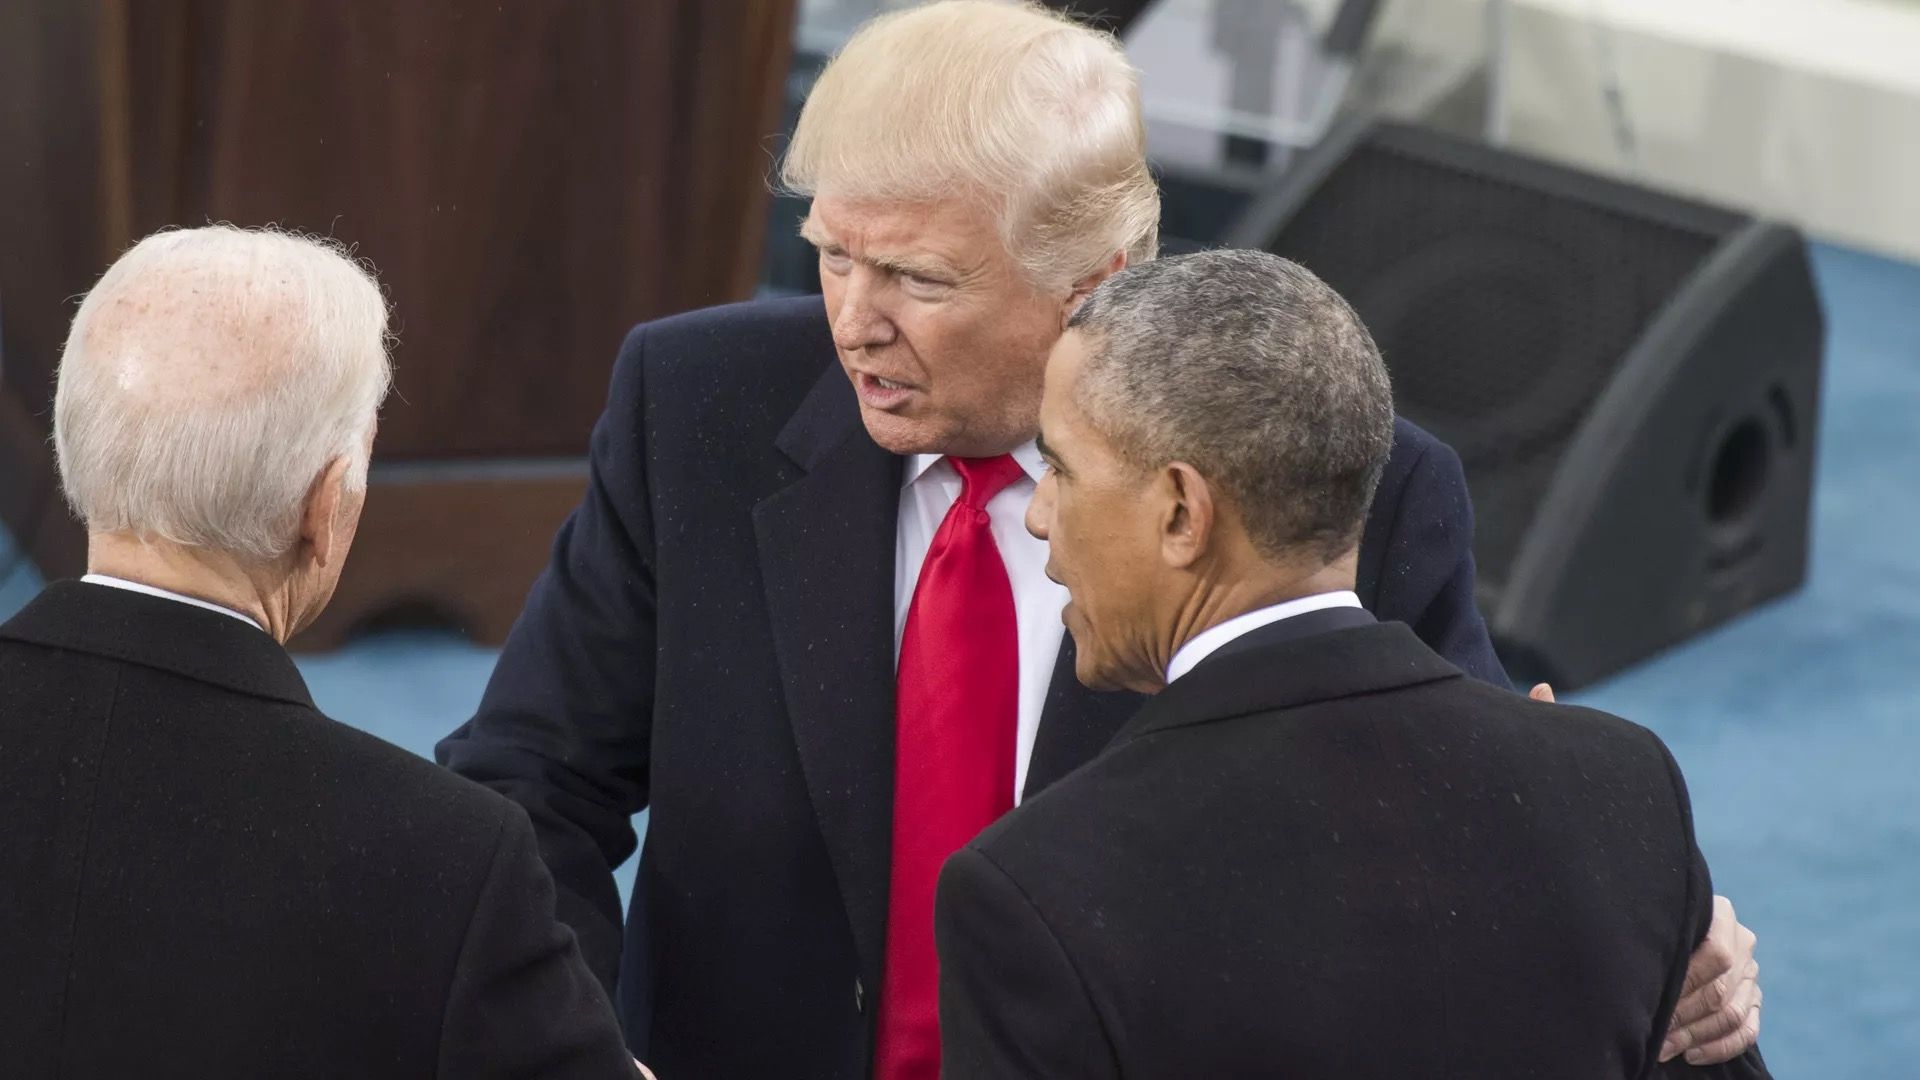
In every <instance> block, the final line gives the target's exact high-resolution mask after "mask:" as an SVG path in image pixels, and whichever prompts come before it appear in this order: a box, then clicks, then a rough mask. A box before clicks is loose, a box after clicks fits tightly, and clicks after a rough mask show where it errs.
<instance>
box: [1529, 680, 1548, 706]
mask: <svg viewBox="0 0 1920 1080" xmlns="http://www.w3.org/2000/svg"><path fill="white" fill-rule="evenodd" d="M1527 696H1528V697H1530V698H1532V699H1533V700H1535V701H1544V702H1547V703H1548V704H1552V703H1553V687H1551V686H1548V685H1547V684H1546V683H1540V684H1538V685H1536V686H1535V687H1534V688H1533V689H1532V690H1530V691H1528V693H1527Z"/></svg>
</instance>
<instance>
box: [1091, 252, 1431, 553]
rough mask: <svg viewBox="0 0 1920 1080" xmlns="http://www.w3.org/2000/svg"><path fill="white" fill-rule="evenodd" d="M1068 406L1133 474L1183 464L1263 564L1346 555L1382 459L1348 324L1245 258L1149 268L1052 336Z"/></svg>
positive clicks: (1361, 359)
mask: <svg viewBox="0 0 1920 1080" xmlns="http://www.w3.org/2000/svg"><path fill="white" fill-rule="evenodd" d="M1068 328H1069V329H1070V330H1077V331H1079V332H1080V333H1081V334H1083V335H1085V338H1086V345H1087V351H1086V358H1085V361H1084V364H1083V367H1082V370H1081V374H1080V380H1079V385H1078V389H1077V392H1076V397H1077V404H1078V405H1079V407H1080V409H1081V411H1082V412H1083V413H1085V414H1086V415H1087V417H1088V419H1089V420H1090V421H1091V422H1092V423H1093V425H1094V426H1095V427H1096V428H1097V429H1098V430H1100V431H1101V433H1102V434H1103V435H1105V436H1106V437H1107V438H1108V439H1109V440H1111V441H1112V442H1113V443H1114V444H1115V446H1116V448H1117V449H1118V450H1119V451H1120V453H1121V454H1122V455H1124V456H1125V457H1126V458H1128V459H1129V460H1130V461H1132V462H1133V463H1134V464H1136V465H1139V466H1140V467H1142V468H1148V469H1153V468H1159V467H1161V466H1163V465H1166V464H1168V463H1170V462H1173V461H1184V462H1186V463H1187V464H1189V465H1191V466H1193V467H1194V468H1195V469H1197V470H1199V471H1200V473H1201V475H1203V476H1205V477H1206V478H1207V480H1208V481H1209V482H1210V483H1212V484H1215V485H1217V486H1218V487H1219V488H1221V489H1222V490H1224V491H1225V493H1226V495H1227V497H1228V498H1229V499H1231V500H1232V502H1233V504H1234V505H1235V506H1236V507H1237V508H1238V509H1239V511H1240V514H1241V517H1242V518H1243V519H1244V520H1245V522H1246V527H1247V531H1248V534H1249V538H1250V539H1251V540H1252V541H1253V543H1254V545H1255V547H1256V548H1258V549H1259V550H1260V551H1261V552H1262V553H1263V554H1265V555H1267V556H1268V557H1282V556H1286V555H1296V554H1299V553H1301V552H1303V551H1307V552H1311V553H1313V554H1314V555H1315V556H1317V557H1318V558H1321V559H1322V560H1325V561H1332V560H1333V559H1336V558H1338V557H1339V556H1341V555H1343V554H1345V553H1346V552H1347V551H1349V550H1351V549H1352V548H1353V547H1354V546H1355V545H1356V544H1358V543H1359V540H1360V533H1361V530H1362V528H1363V526H1364V525H1365V524H1366V518H1367V508H1368V506H1369V505H1370V504H1371V503H1372V501H1373V489H1374V487H1375V485H1377V484H1378V483H1379V482H1380V472H1381V470H1382V469H1383V468H1384V467H1385V466H1386V461H1387V456H1388V455H1389V454H1390V453H1391V452H1392V450H1393V389H1392V386H1391V385H1390V384H1389V382H1388V379H1387V369H1386V365H1385V364H1383V363H1382V362H1381V359H1380V350H1379V349H1378V348H1376V347H1375V346H1374V343H1373V338H1372V336H1371V335H1369V334H1368V333H1367V328H1366V327H1365V326H1364V325H1362V324H1361V322H1360V317H1359V316H1358V315H1355V314H1354V311H1353V308H1351V307H1349V306H1348V305H1347V302H1346V301H1345V300H1343V299H1341V297H1340V294H1339V293H1336V292H1334V291H1333V289H1331V288H1330V287H1328V285H1327V283H1326V282H1324V281H1321V280H1320V279H1319V278H1317V277H1315V276H1314V275H1313V274H1312V273H1310V272H1308V271H1307V269H1306V268H1305V267H1303V266H1300V265H1298V264H1297V263H1292V262H1288V261H1287V260H1285V259H1282V258H1279V257H1278V256H1275V255H1268V254H1266V253H1264V252H1258V251H1209V252H1203V253H1200V254H1197V255H1183V256H1179V257H1174V258H1165V259H1161V260H1159V261H1157V262H1151V263H1147V264H1145V265H1143V266H1138V267H1132V268H1129V269H1127V270H1125V271H1122V272H1121V273H1119V274H1116V275H1114V276H1113V277H1112V278H1109V279H1108V280H1107V281H1106V282H1105V283H1104V284H1102V285H1101V286H1100V287H1099V288H1098V289H1096V290H1094V292H1093V294H1092V295H1091V296H1089V297H1088V298H1087V301H1086V302H1085V303H1084V304H1082V305H1081V306H1080V309H1079V310H1078V311H1077V312H1075V313H1074V316H1073V318H1072V319H1071V320H1070V321H1069V323H1068Z"/></svg>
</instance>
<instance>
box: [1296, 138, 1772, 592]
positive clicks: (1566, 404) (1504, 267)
mask: <svg viewBox="0 0 1920 1080" xmlns="http://www.w3.org/2000/svg"><path fill="white" fill-rule="evenodd" d="M1396 130H1398V131H1399V132H1400V134H1401V135H1402V136H1403V137H1402V138H1401V139H1399V140H1397V141H1396V139H1395V138H1394V134H1393V133H1394V132H1395V131H1396ZM1382 132H1384V133H1385V134H1381V133H1382ZM1409 143H1411V144H1414V145H1407V144H1409ZM1618 190H1626V191H1628V193H1629V195H1630V196H1631V197H1630V198H1628V199H1625V200H1621V199H1609V198H1607V197H1605V195H1604V194H1603V191H1602V189H1600V188H1599V187H1598V186H1596V185H1594V183H1593V181H1591V180H1588V179H1587V178H1584V177H1579V176H1577V175H1574V174H1570V173H1565V172H1564V171H1563V170H1557V169H1553V168H1551V167H1548V166H1543V165H1540V164H1539V163H1537V162H1527V161H1521V160H1520V159H1515V158H1511V157H1508V156H1506V155H1503V154H1499V153H1498V152H1495V151H1491V150H1488V149H1486V148H1484V147H1478V146H1473V145H1470V144H1464V143H1454V142H1452V141H1451V140H1442V139H1439V138H1437V137H1433V136H1430V135H1427V134H1426V133H1408V132H1407V131H1406V129H1376V134H1375V135H1374V136H1372V137H1370V138H1369V139H1367V140H1366V141H1364V142H1362V143H1360V145H1359V146H1358V147H1357V148H1356V149H1355V150H1354V151H1353V152H1352V153H1350V154H1349V155H1348V156H1347V157H1346V158H1345V160H1343V161H1342V162H1341V163H1340V164H1339V165H1337V166H1336V167H1335V168H1334V170H1333V171H1332V173H1331V174H1330V175H1329V176H1328V177H1327V178H1326V180H1325V181H1324V182H1322V183H1321V184H1319V185H1318V187H1317V188H1316V189H1315V191H1314V192H1313V194H1311V195H1309V196H1308V197H1307V199H1306V201H1305V202H1304V203H1303V204H1302V205H1301V206H1300V208H1299V210H1298V211H1297V212H1296V213H1295V214H1294V215H1293V216H1292V218H1291V219H1290V220H1289V221H1288V223H1287V224H1286V225H1285V226H1284V227H1283V229H1282V230H1281V231H1280V233H1279V235H1278V236H1277V237H1275V239H1274V240H1273V242H1272V243H1271V244H1270V245H1269V247H1270V249H1271V250H1272V251H1274V252H1276V253H1277V254H1280V255H1284V256H1286V257H1287V258H1290V259H1293V260H1295V261H1297V262H1300V263H1302V264H1304V265H1305V266H1307V267H1308V268H1309V269H1311V270H1313V271H1314V272H1315V273H1317V274H1319V275H1320V276H1321V277H1322V278H1324V279H1325V280H1326V281H1327V282H1328V283H1329V284H1331V285H1332V286H1333V287H1334V288H1335V289H1338V290H1339V291H1340V293H1341V294H1342V295H1344V296H1345V297H1346V298H1347V299H1348V301H1349V302H1351V303H1352V304H1353V306H1354V308H1355V310H1357V311H1358V312H1359V313H1360V316H1361V318H1362V319H1364V320H1365V321H1366V323H1367V326H1368V327H1369V328H1370V329H1371V330H1372V332H1373V335H1374V338H1375V340H1376V341H1377V342H1378V343H1379V345H1380V349H1381V352H1382V354H1383V355H1384V356H1385V358H1386V362H1387V367H1388V369H1389V370H1390V371H1391V372H1392V375H1393V381H1394V397H1395V402H1396V405H1397V407H1398V408H1399V410H1400V412H1401V413H1402V414H1403V415H1405V416H1406V417H1407V418H1408V419H1411V420H1412V421H1414V422H1415V423H1417V424H1420V425H1421V426H1422V427H1425V428H1427V429H1428V430H1429V431H1432V432H1433V433H1434V434H1435V435H1438V436H1439V437H1440V438H1442V439H1444V440H1446V442H1447V443H1449V444H1450V445H1452V446H1453V448H1454V449H1455V450H1457V451H1458V452H1459V454H1460V457H1461V460H1462V462H1463V464H1464V465H1465V467H1466V473H1467V479H1468V484H1469V486H1470V487H1471V488H1472V490H1473V494H1474V505H1475V511H1476V517H1477V530H1476V543H1475V555H1476V558H1477V561H1478V563H1479V568H1480V583H1481V596H1480V600H1481V603H1482V605H1483V606H1485V607H1491V605H1492V604H1493V603H1494V602H1495V601H1497V599H1498V596H1499V592H1500V590H1501V588H1502V587H1503V586H1504V585H1505V583H1506V575H1507V573H1508V571H1509V568H1510V567H1511V566H1512V565H1513V560H1514V557H1515V555H1516V554H1517V552H1518V550H1519V547H1520V545H1521V543H1522V541H1523V540H1524V538H1525V536H1526V533H1527V529H1528V527H1529V525H1530V524H1531V522H1532V521H1533V516H1534V512H1535V510H1536V508H1537V507H1538V504H1539V502H1540V499H1541V497H1542V496H1543V495H1544V494H1545V492H1546V489H1547V486H1548V484H1549V483H1550V482H1551V481H1552V478H1553V474H1554V469H1555V467H1556V466H1557V465H1558V463H1559V461H1560V458H1561V456H1562V454H1563V453H1564V452H1565V451H1566V449H1567V447H1568V444H1569V442H1570V441H1571V440H1572V438H1573V436H1574V433H1575V430H1576V429H1577V428H1578V426H1579V424H1580V422H1581V420H1582V418H1583V417H1584V416H1585V415H1586V413H1587V412H1588V411H1589V410H1590V408H1591V407H1592V405H1593V402H1594V399H1595V398H1596V397H1597V396H1598V395H1599V393H1600V391H1601V390H1602V389H1603V388H1604V387H1605V385H1606V383H1607V381H1608V380H1609V378H1611V376H1612V375H1613V373H1614V371H1615V369H1616V368H1617V367H1618V366H1619V364H1620V361H1621V359H1622V358H1623V356H1624V354H1625V353H1626V351H1627V350H1628V349H1629V348H1630V347H1631V346H1632V344H1633V343H1634V341H1635V340H1636V339H1637V338H1638V337H1639V336H1640V335H1641V333H1642V332H1643V331H1644V330H1645V329H1646V327H1647V324H1648V323H1649V322H1651V321H1652V320H1653V318H1654V316H1655V315H1656V314H1657V313H1658V312H1659V310H1660V309H1661V307H1662V305H1664V304H1665V303H1666V301H1667V300H1668V298H1670V297H1671V296H1672V295H1673V294H1674V292H1675V291H1676V290H1677V289H1678V288H1679V286H1680V284H1681V282H1682V281H1683V280H1684V279H1685V278H1686V277H1687V276H1688V275H1689V274H1690V273H1691V272H1692V271H1693V270H1694V269H1695V268H1697V267H1698V266H1699V264H1700V262H1701V261H1702V260H1703V259H1705V258H1706V257H1707V255H1708V254H1709V253H1710V252H1711V251H1712V250H1713V248H1714V247H1715V245H1716V244H1718V243H1719V241H1720V240H1721V238H1722V237H1723V235H1725V234H1726V233H1727V232H1728V231H1730V230H1731V229H1732V228H1733V227H1735V226H1736V225H1737V224H1738V222H1739V220H1740V219H1739V218H1737V217H1735V216H1734V215H1729V214H1722V213H1720V212H1718V211H1705V210H1704V208H1701V209H1699V210H1695V209H1693V208H1690V207H1686V204H1678V205H1679V206H1680V207H1683V208H1685V209H1686V212H1685V213H1683V214H1676V213H1667V214H1664V215H1662V214H1653V213H1646V212H1642V210H1643V209H1644V208H1642V207H1638V206H1633V205H1629V204H1630V203H1632V202H1633V201H1634V200H1635V199H1639V198H1643V197H1644V196H1645V193H1641V192H1633V191H1631V190H1630V189H1618ZM1670 205H1671V204H1670ZM1687 217H1693V218H1697V219H1698V220H1697V222H1694V223H1692V224H1689V223H1688V222H1687V221H1686V220H1684V219H1685V218H1687Z"/></svg>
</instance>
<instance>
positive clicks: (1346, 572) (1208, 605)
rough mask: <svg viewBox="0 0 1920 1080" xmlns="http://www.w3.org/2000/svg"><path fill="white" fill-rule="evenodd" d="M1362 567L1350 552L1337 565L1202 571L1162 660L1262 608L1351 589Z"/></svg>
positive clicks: (1163, 665) (1163, 663)
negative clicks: (1221, 627) (1196, 640)
mask: <svg viewBox="0 0 1920 1080" xmlns="http://www.w3.org/2000/svg"><path fill="white" fill-rule="evenodd" d="M1358 566H1359V552H1357V551H1356V552H1350V553H1348V554H1347V555H1345V556H1343V557H1341V558H1340V559H1339V560H1337V561H1335V562H1332V563H1321V564H1317V565H1312V566H1284V565H1275V564H1272V563H1266V562H1262V563H1260V564H1259V566H1258V567H1257V568H1253V569H1251V570H1249V569H1247V568H1240V569H1238V570H1237V571H1234V572H1228V571H1227V570H1226V569H1225V568H1212V569H1209V570H1208V571H1205V572H1203V573H1202V574H1201V575H1200V580H1199V583H1198V586H1197V587H1196V588H1195V589H1194V590H1193V593H1192V595H1191V596H1189V597H1188V599H1187V603H1186V604H1185V605H1184V606H1183V607H1182V608H1181V609H1180V611H1179V612H1178V613H1176V616H1175V619H1174V622H1173V627H1172V633H1171V634H1170V635H1169V636H1168V639H1167V644H1166V645H1165V646H1164V648H1165V650H1166V655H1165V656H1164V657H1160V658H1158V662H1159V670H1160V671H1161V672H1163V673H1164V672H1165V671H1166V670H1167V667H1168V665H1170V664H1171V663H1172V662H1173V657H1174V654H1175V653H1178V652H1179V651H1180V650H1181V648H1182V647H1184V646H1185V645H1186V644H1187V642H1189V641H1192V640H1193V639H1194V638H1196V637H1199V636H1200V635H1201V634H1204V633H1206V632H1207V631H1208V630H1211V629H1213V628H1214V627H1216V626H1219V625H1220V624H1221V623H1223V622H1226V621H1227V620H1229V619H1236V618H1239V617H1240V616H1242V615H1245V614H1247V613H1249V612H1254V611H1259V610H1260V609H1261V608H1268V607H1272V606H1274V605H1275V604H1284V603H1286V602H1287V601H1289V600H1299V599H1301V598H1303V597H1308V596H1319V595H1321V594H1322V593H1330V592H1344V591H1351V590H1352V589H1353V587H1354V574H1355V571H1356V570H1357V569H1358Z"/></svg>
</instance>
